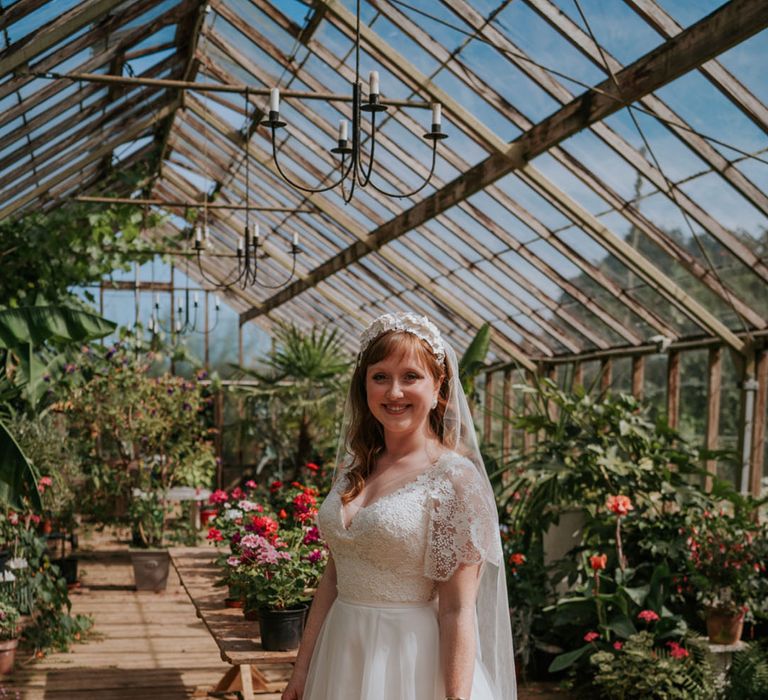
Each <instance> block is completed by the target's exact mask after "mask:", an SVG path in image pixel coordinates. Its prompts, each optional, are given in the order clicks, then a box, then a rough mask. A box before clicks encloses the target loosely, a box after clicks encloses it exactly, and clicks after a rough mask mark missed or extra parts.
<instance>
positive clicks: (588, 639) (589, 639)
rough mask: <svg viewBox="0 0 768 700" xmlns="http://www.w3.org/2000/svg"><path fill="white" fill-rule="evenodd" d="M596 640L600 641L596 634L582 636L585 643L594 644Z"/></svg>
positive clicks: (588, 633)
mask: <svg viewBox="0 0 768 700" xmlns="http://www.w3.org/2000/svg"><path fill="white" fill-rule="evenodd" d="M596 639H600V635H599V634H598V633H597V632H587V633H586V634H585V635H584V641H585V642H594V641H595V640H596Z"/></svg>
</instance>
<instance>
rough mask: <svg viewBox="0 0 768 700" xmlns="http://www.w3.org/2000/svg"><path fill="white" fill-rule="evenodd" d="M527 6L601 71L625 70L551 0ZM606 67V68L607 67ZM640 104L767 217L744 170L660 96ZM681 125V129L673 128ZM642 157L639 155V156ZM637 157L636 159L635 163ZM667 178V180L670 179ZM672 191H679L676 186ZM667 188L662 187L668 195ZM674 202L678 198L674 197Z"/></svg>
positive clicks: (765, 201)
mask: <svg viewBox="0 0 768 700" xmlns="http://www.w3.org/2000/svg"><path fill="white" fill-rule="evenodd" d="M526 1H527V3H528V4H529V5H530V6H531V7H532V8H533V9H534V10H535V11H536V12H537V13H538V14H539V15H540V16H541V17H542V18H543V19H544V20H545V21H546V22H547V23H548V24H549V25H550V26H552V27H553V28H554V29H555V30H557V31H558V32H559V33H560V34H561V35H562V36H563V37H564V38H565V39H566V41H568V42H569V43H570V44H572V45H573V46H574V47H576V49H578V50H579V51H581V53H582V54H584V55H585V56H586V57H587V58H588V59H589V60H590V61H592V63H593V64H594V65H595V66H597V67H598V68H599V69H600V70H602V71H604V72H605V71H609V72H611V73H617V72H618V71H620V70H621V69H622V67H623V66H622V64H621V63H619V61H617V60H616V59H615V58H614V57H613V56H611V54H610V53H608V51H606V49H605V48H604V47H602V46H597V45H596V44H595V43H594V42H593V41H592V38H591V37H590V36H589V35H588V34H587V33H586V32H585V31H583V30H582V29H581V27H580V26H579V25H578V24H576V23H575V22H574V21H572V20H571V19H570V18H569V17H568V16H567V15H566V14H565V13H564V12H562V11H561V10H560V9H559V8H558V7H556V6H555V4H554V3H553V2H551V0H526ZM606 64H607V68H606ZM639 102H640V103H641V104H643V105H644V106H645V108H646V109H648V110H649V111H651V112H653V113H654V114H656V115H658V116H659V117H660V119H661V122H660V123H661V125H662V126H664V127H666V128H667V129H668V130H669V131H671V132H672V133H673V134H675V136H677V137H678V138H679V139H680V140H681V141H682V142H683V143H684V144H686V145H687V146H688V147H689V148H690V149H691V150H692V151H693V152H694V153H695V154H696V155H698V156H699V157H700V158H701V159H702V160H703V161H704V162H705V163H707V164H708V165H709V166H710V167H711V168H712V169H713V170H714V171H715V172H717V173H719V174H720V176H721V177H723V178H724V179H725V180H726V181H727V182H729V183H730V184H731V186H732V187H733V188H734V189H735V190H736V191H737V192H738V193H739V194H741V195H742V196H743V197H744V198H745V199H747V201H749V202H750V203H751V204H752V205H753V206H754V207H755V208H756V209H758V210H759V211H761V212H762V213H763V214H768V196H766V194H765V193H764V192H762V191H761V190H760V189H759V188H758V187H756V186H755V185H754V183H752V182H751V181H750V180H749V179H748V178H747V177H746V176H744V175H743V174H742V173H741V171H739V170H738V169H736V168H734V167H733V165H732V164H731V163H730V162H729V161H728V160H727V159H726V158H725V157H724V156H723V155H722V154H721V153H720V151H718V150H717V149H716V148H714V147H713V146H712V145H711V144H710V142H709V141H707V140H706V139H705V138H703V137H702V136H699V135H698V134H696V133H694V132H693V131H691V130H689V129H690V127H688V129H686V128H684V127H687V126H688V125H687V124H686V123H685V120H684V119H683V118H682V117H680V116H679V115H678V114H676V113H675V112H674V111H673V110H672V109H671V108H670V107H669V106H668V105H667V104H666V103H665V102H664V101H663V100H662V99H661V98H660V97H657V96H656V95H653V94H651V95H646V96H645V97H642V98H640V100H639ZM673 124H680V125H681V126H680V127H676V126H673ZM638 155H640V154H638ZM634 160H636V158H633V162H634ZM667 179H668V178H667ZM673 188H674V189H675V190H677V189H678V188H677V187H675V186H674V185H673ZM667 189H668V188H666V187H665V188H663V189H662V190H661V191H662V192H665V191H666V190H667ZM671 199H672V200H673V201H674V200H675V197H671Z"/></svg>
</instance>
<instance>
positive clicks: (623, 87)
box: [253, 0, 768, 352]
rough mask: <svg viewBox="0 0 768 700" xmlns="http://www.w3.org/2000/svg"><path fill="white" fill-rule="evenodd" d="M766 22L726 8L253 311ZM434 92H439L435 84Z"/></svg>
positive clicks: (761, 11) (749, 4) (740, 5)
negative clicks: (615, 80) (619, 92)
mask: <svg viewBox="0 0 768 700" xmlns="http://www.w3.org/2000/svg"><path fill="white" fill-rule="evenodd" d="M329 9H330V11H331V13H332V14H333V15H334V16H335V17H337V18H339V17H340V16H341V18H342V19H341V21H342V22H344V23H346V24H348V23H349V21H350V17H351V15H350V13H348V12H347V11H346V10H344V9H343V8H341V7H340V6H338V5H336V4H333V5H329ZM766 23H768V5H765V4H764V3H760V2H758V1H757V0H732V2H731V3H729V4H728V5H726V6H725V7H723V8H720V9H719V10H717V11H715V12H714V13H712V14H711V15H709V16H708V17H706V18H704V19H703V20H702V21H700V22H698V23H697V24H695V25H693V26H692V27H690V28H688V29H687V30H685V31H684V32H682V33H681V34H680V35H678V36H677V37H675V38H674V39H670V40H669V41H668V42H666V43H665V44H664V45H662V46H661V47H658V48H657V49H655V50H653V51H651V52H650V53H649V54H646V55H645V56H643V57H641V58H640V59H638V60H637V61H635V62H634V63H633V64H631V65H630V66H628V67H627V68H625V69H624V70H623V71H621V72H620V73H619V74H618V75H617V76H616V78H617V81H618V84H619V86H620V91H621V95H620V96H619V95H617V93H616V87H615V85H614V83H613V81H612V80H610V79H609V80H607V81H604V82H603V83H601V84H600V85H599V86H598V89H599V90H600V92H593V91H590V92H587V93H585V94H584V95H581V96H580V97H578V98H576V99H575V100H573V101H572V102H571V103H569V104H567V105H565V106H564V107H563V108H561V109H560V110H558V111H557V112H555V113H554V114H553V115H551V116H550V117H548V118H547V119H545V120H543V121H542V122H539V124H537V125H535V126H534V127H532V129H530V130H529V131H527V132H526V133H525V134H523V135H522V136H521V137H519V138H518V139H516V140H515V141H513V142H512V143H511V144H509V145H508V146H507V147H506V148H505V150H504V151H503V152H499V153H495V154H493V155H491V156H489V157H488V158H486V159H485V160H484V161H482V162H481V163H479V164H478V165H476V166H475V167H473V168H472V169H471V170H470V171H469V172H467V173H465V174H463V175H461V176H460V177H458V178H456V179H455V180H454V181H453V182H451V183H449V184H448V185H446V186H445V187H443V188H442V189H441V190H439V191H438V192H436V193H434V194H433V195H430V196H429V197H426V198H425V199H423V200H422V201H420V202H419V203H418V204H416V205H415V206H413V207H412V208H411V209H409V210H407V211H406V212H403V213H402V214H401V215H399V216H397V217H395V218H394V219H392V220H390V221H389V222H387V223H385V224H384V225H383V226H380V227H379V228H378V229H376V230H375V231H374V232H373V233H372V234H371V235H369V236H368V240H367V241H366V242H365V243H364V244H363V242H362V241H360V242H358V243H356V244H354V245H353V246H350V247H349V248H347V249H346V250H344V251H342V252H341V253H339V254H338V255H337V256H335V257H334V258H332V259H331V260H329V261H327V262H326V263H324V264H323V265H321V266H320V267H319V268H317V269H316V270H314V271H312V273H310V275H308V277H307V280H306V281H302V282H301V283H298V282H297V283H294V284H292V285H290V287H288V288H287V289H285V290H282V291H281V292H280V293H278V294H276V295H274V296H273V297H272V298H271V299H269V300H267V302H266V303H265V304H264V305H263V306H262V307H261V309H258V310H256V309H254V311H253V315H258V313H259V312H263V311H265V310H269V309H271V308H274V306H275V305H279V304H280V303H284V301H286V300H287V299H289V298H290V297H291V296H293V295H295V294H297V293H300V291H302V289H306V288H307V286H311V284H312V283H315V282H317V281H319V279H321V278H323V277H325V276H327V275H329V274H333V273H334V272H336V271H338V269H341V268H343V267H346V266H347V265H349V264H351V263H352V262H353V261H354V260H356V259H357V258H359V257H360V256H362V255H365V254H367V253H368V252H369V251H370V250H371V249H372V248H373V249H375V248H378V247H380V246H382V245H385V244H386V243H387V242H389V241H390V240H393V239H394V238H397V237H398V236H400V235H403V233H405V232H406V231H407V230H410V229H412V228H414V227H415V226H417V225H419V224H421V223H422V222H423V221H425V220H428V219H430V218H432V217H433V216H435V215H437V214H438V213H440V212H442V211H445V210H446V209H447V208H449V207H450V206H453V205H454V204H455V203H457V202H458V201H460V200H462V199H465V198H466V197H468V196H470V195H471V194H474V193H475V192H477V191H479V190H481V189H483V188H484V187H485V186H487V185H488V184H490V183H491V182H495V181H496V180H498V179H499V178H501V177H503V176H504V175H506V174H508V173H510V172H512V171H513V170H515V169H516V168H517V169H522V168H530V166H528V165H526V160H529V159H530V158H532V157H534V156H535V155H537V154H539V153H542V152H544V151H546V150H547V148H550V147H551V146H553V145H555V144H557V143H560V142H561V141H563V140H564V139H566V138H568V137H569V136H571V135H573V134H574V133H577V132H578V131H580V130H581V129H583V128H585V127H586V126H588V125H590V124H591V123H594V122H595V121H598V120H600V119H603V118H605V117H606V116H608V115H609V114H612V113H614V112H615V111H617V110H618V109H620V108H621V107H622V106H623V105H624V104H627V103H630V102H632V101H634V100H636V99H638V98H639V97H641V96H642V95H645V94H647V93H649V92H652V91H653V90H656V89H658V88H659V87H661V86H662V85H665V84H666V83H668V82H670V81H672V80H674V79H675V78H677V77H679V76H680V75H683V74H684V73H686V72H688V71H689V70H691V69H692V68H694V67H695V66H696V65H698V64H699V63H701V62H702V61H704V60H707V59H708V58H710V57H712V56H715V55H717V54H718V53H720V52H722V51H724V50H726V49H727V48H729V47H730V46H733V45H734V44H736V43H738V42H739V41H743V40H744V39H746V38H748V37H749V36H752V35H753V34H754V33H755V32H757V31H759V30H760V28H761V26H765V24H766ZM370 34H372V33H371V32H366V40H368V41H369V42H370V39H369V35H370ZM374 40H375V37H374ZM393 54H394V52H392V51H391V50H390V55H391V56H392V57H393V61H394V60H397V61H399V65H400V66H401V67H407V69H408V72H409V73H410V74H411V75H413V76H414V77H415V78H416V79H417V80H418V78H419V77H420V78H421V79H422V81H425V83H426V82H428V81H426V80H425V76H421V75H420V74H419V72H418V71H416V69H415V68H414V67H413V66H410V65H409V64H408V62H407V61H405V59H404V58H403V57H402V56H396V57H395V56H393ZM429 89H430V91H432V86H430V87H429ZM441 97H442V96H441ZM446 97H447V96H446ZM614 238H615V236H614ZM622 257H623V256H622ZM625 259H626V258H625ZM636 263H640V267H639V269H638V270H637V271H636V272H637V273H638V274H640V276H641V277H642V278H643V279H644V280H646V281H648V282H649V283H650V284H652V285H653V286H654V287H655V288H659V283H663V285H664V291H665V297H666V298H667V299H669V301H671V302H673V303H674V304H675V305H677V306H678V307H681V308H683V309H684V310H685V311H686V313H687V314H689V315H690V314H693V315H694V317H695V318H696V319H697V323H700V324H701V325H702V326H703V327H705V328H707V330H708V331H710V332H714V333H716V334H717V335H719V336H721V337H722V338H723V339H724V340H726V342H728V344H729V345H731V346H732V347H734V349H737V350H738V351H739V352H742V351H743V350H744V344H743V342H741V341H740V339H738V338H737V337H735V336H734V334H733V333H732V332H731V331H730V330H729V329H728V328H727V327H726V326H725V325H724V324H722V323H720V322H719V321H718V320H717V319H716V318H715V317H714V316H713V315H712V314H710V313H709V312H708V311H707V310H706V309H703V308H702V307H700V305H696V304H695V303H693V304H691V303H690V302H691V301H692V300H690V298H689V297H688V295H686V294H685V292H683V290H682V289H680V288H679V287H678V286H677V285H676V284H675V283H674V282H672V280H671V279H669V278H668V277H666V276H665V275H664V274H663V273H662V272H661V271H660V270H658V268H655V267H654V266H652V265H650V264H649V263H648V261H647V260H645V259H643V260H642V261H639V260H638V261H634V262H633V263H632V267H635V266H636Z"/></svg>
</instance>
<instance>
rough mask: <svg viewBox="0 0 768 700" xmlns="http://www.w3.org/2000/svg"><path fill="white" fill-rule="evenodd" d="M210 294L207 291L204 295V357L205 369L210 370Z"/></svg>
mask: <svg viewBox="0 0 768 700" xmlns="http://www.w3.org/2000/svg"><path fill="white" fill-rule="evenodd" d="M209 294H210V292H209V291H208V290H207V289H206V290H205V293H204V294H203V303H204V304H205V335H204V336H203V342H204V343H205V350H204V356H203V366H204V367H205V369H210V364H211V343H210V339H209V337H208V336H209V332H210V329H211V320H210V313H209V311H208V304H209V303H210V299H209V298H208V297H209Z"/></svg>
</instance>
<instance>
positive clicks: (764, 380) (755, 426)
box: [749, 348, 768, 498]
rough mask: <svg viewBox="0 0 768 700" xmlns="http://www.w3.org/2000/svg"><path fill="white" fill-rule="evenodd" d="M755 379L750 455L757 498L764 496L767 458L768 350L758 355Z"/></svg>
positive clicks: (754, 493) (751, 484) (751, 475)
mask: <svg viewBox="0 0 768 700" xmlns="http://www.w3.org/2000/svg"><path fill="white" fill-rule="evenodd" d="M756 365H757V366H756V373H755V378H756V380H757V393H756V395H755V419H754V422H753V423H752V451H751V455H750V478H749V489H750V493H751V494H752V495H753V496H754V497H755V498H760V496H761V495H762V481H763V460H764V458H765V423H766V414H768V349H765V348H764V349H763V350H761V351H759V352H758V353H757V363H756Z"/></svg>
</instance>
